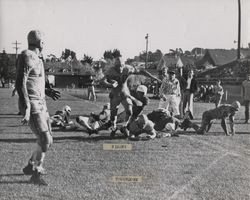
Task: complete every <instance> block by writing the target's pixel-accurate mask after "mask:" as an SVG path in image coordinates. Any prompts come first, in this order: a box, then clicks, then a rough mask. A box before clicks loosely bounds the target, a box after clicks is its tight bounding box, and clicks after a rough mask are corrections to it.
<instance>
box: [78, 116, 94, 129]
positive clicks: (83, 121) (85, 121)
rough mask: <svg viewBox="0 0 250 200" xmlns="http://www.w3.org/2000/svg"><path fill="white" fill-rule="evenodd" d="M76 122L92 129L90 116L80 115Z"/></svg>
mask: <svg viewBox="0 0 250 200" xmlns="http://www.w3.org/2000/svg"><path fill="white" fill-rule="evenodd" d="M76 122H77V123H78V124H80V125H81V126H83V127H84V128H86V129H87V130H92V127H91V126H90V124H89V117H83V116H78V117H77V118H76Z"/></svg>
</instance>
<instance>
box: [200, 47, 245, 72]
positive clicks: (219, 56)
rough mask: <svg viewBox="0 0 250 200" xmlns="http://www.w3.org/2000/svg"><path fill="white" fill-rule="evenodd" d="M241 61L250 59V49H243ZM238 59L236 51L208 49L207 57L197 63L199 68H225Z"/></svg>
mask: <svg viewBox="0 0 250 200" xmlns="http://www.w3.org/2000/svg"><path fill="white" fill-rule="evenodd" d="M240 53H241V54H240V57H241V59H244V58H248V57H249V58H250V49H249V48H246V49H241V52H240ZM236 59H237V50H236V49H230V50H227V49H207V50H206V53H205V55H204V56H203V57H202V58H201V59H200V60H199V61H198V62H197V63H196V65H197V67H198V68H202V69H203V70H205V69H211V68H215V67H218V66H223V65H226V64H228V63H231V62H233V61H234V60H236Z"/></svg>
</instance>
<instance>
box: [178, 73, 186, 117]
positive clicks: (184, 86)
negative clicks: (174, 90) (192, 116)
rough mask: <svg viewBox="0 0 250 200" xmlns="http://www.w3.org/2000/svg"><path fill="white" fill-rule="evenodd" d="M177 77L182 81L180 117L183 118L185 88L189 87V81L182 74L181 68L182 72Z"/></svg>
mask: <svg viewBox="0 0 250 200" xmlns="http://www.w3.org/2000/svg"><path fill="white" fill-rule="evenodd" d="M177 79H178V80H179V83H180V92H181V94H180V96H179V98H180V99H179V102H180V103H179V110H180V117H181V118H183V115H184V113H183V100H184V91H185V88H186V87H187V81H186V79H185V78H184V77H183V76H182V70H180V74H179V76H178V77H177Z"/></svg>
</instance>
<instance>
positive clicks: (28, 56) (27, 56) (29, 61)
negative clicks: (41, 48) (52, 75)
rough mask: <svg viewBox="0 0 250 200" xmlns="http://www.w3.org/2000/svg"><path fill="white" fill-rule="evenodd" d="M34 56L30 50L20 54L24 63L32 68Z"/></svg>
mask: <svg viewBox="0 0 250 200" xmlns="http://www.w3.org/2000/svg"><path fill="white" fill-rule="evenodd" d="M36 56H37V55H36V54H35V53H34V52H33V51H30V50H24V51H22V53H21V57H22V58H23V60H24V62H25V64H26V65H28V66H32V65H33V62H34V60H35V58H36Z"/></svg>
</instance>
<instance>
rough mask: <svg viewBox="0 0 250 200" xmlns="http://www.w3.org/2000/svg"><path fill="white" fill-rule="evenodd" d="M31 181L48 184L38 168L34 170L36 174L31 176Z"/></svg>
mask: <svg viewBox="0 0 250 200" xmlns="http://www.w3.org/2000/svg"><path fill="white" fill-rule="evenodd" d="M30 183H33V184H35V185H43V186H47V185H48V183H46V182H45V180H44V179H42V178H41V173H40V172H38V171H37V170H35V171H34V174H33V175H32V176H31V178H30Z"/></svg>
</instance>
